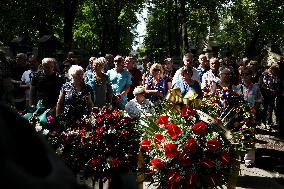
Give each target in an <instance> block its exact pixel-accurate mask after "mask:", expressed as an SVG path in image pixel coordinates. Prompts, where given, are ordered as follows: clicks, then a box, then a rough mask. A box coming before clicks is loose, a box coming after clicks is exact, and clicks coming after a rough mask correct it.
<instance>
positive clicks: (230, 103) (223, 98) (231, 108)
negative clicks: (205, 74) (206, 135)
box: [198, 88, 257, 155]
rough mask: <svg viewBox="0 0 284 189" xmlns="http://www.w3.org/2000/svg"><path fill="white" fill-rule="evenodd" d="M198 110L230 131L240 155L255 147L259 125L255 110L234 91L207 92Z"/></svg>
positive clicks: (226, 89)
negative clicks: (257, 126)
mask: <svg viewBox="0 0 284 189" xmlns="http://www.w3.org/2000/svg"><path fill="white" fill-rule="evenodd" d="M198 108H199V109H200V110H202V111H203V112H205V113H207V114H208V115H210V116H212V117H213V118H214V119H215V120H216V121H217V122H220V123H222V124H223V125H224V126H225V127H226V128H228V129H230V131H231V132H232V141H233V142H234V143H235V144H237V149H238V151H239V152H240V155H242V154H245V153H246V152H248V151H249V150H250V149H251V148H253V147H254V143H255V139H256V138H255V134H256V130H255V128H256V125H257V122H256V116H255V109H254V108H252V107H250V105H249V103H247V102H246V101H245V100H244V99H243V98H242V97H240V96H239V95H238V94H237V93H236V92H235V91H234V90H229V89H228V88H222V89H217V90H216V91H215V92H214V93H211V92H205V93H204V97H203V99H202V103H201V104H200V106H199V107H198Z"/></svg>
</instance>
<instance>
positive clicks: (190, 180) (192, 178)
mask: <svg viewBox="0 0 284 189" xmlns="http://www.w3.org/2000/svg"><path fill="white" fill-rule="evenodd" d="M197 180H198V175H197V174H196V173H194V172H189V173H187V175H186V177H185V183H186V184H187V185H193V184H196V182H197Z"/></svg>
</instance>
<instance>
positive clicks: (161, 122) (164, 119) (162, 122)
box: [158, 116, 169, 129]
mask: <svg viewBox="0 0 284 189" xmlns="http://www.w3.org/2000/svg"><path fill="white" fill-rule="evenodd" d="M168 124H169V120H168V117H167V116H159V117H158V125H159V127H160V128H162V129H163V128H165V127H166V125H168Z"/></svg>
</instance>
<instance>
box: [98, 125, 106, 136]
mask: <svg viewBox="0 0 284 189" xmlns="http://www.w3.org/2000/svg"><path fill="white" fill-rule="evenodd" d="M104 131H105V127H104V126H101V127H98V128H97V129H96V133H97V134H99V135H100V134H103V133H104Z"/></svg>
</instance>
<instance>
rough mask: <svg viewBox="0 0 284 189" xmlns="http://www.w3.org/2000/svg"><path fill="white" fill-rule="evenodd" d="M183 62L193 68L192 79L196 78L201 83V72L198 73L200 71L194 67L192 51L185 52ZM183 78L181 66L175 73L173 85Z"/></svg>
mask: <svg viewBox="0 0 284 189" xmlns="http://www.w3.org/2000/svg"><path fill="white" fill-rule="evenodd" d="M182 60H183V64H184V65H185V66H187V67H189V68H191V69H192V77H191V78H192V79H193V80H196V81H197V82H199V83H200V78H199V74H198V72H197V70H196V68H194V67H193V54H191V53H185V54H184V55H183V59H182ZM180 79H181V68H179V69H178V70H177V71H176V73H175V75H174V77H173V80H172V86H174V84H175V83H176V82H177V81H178V80H180Z"/></svg>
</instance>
